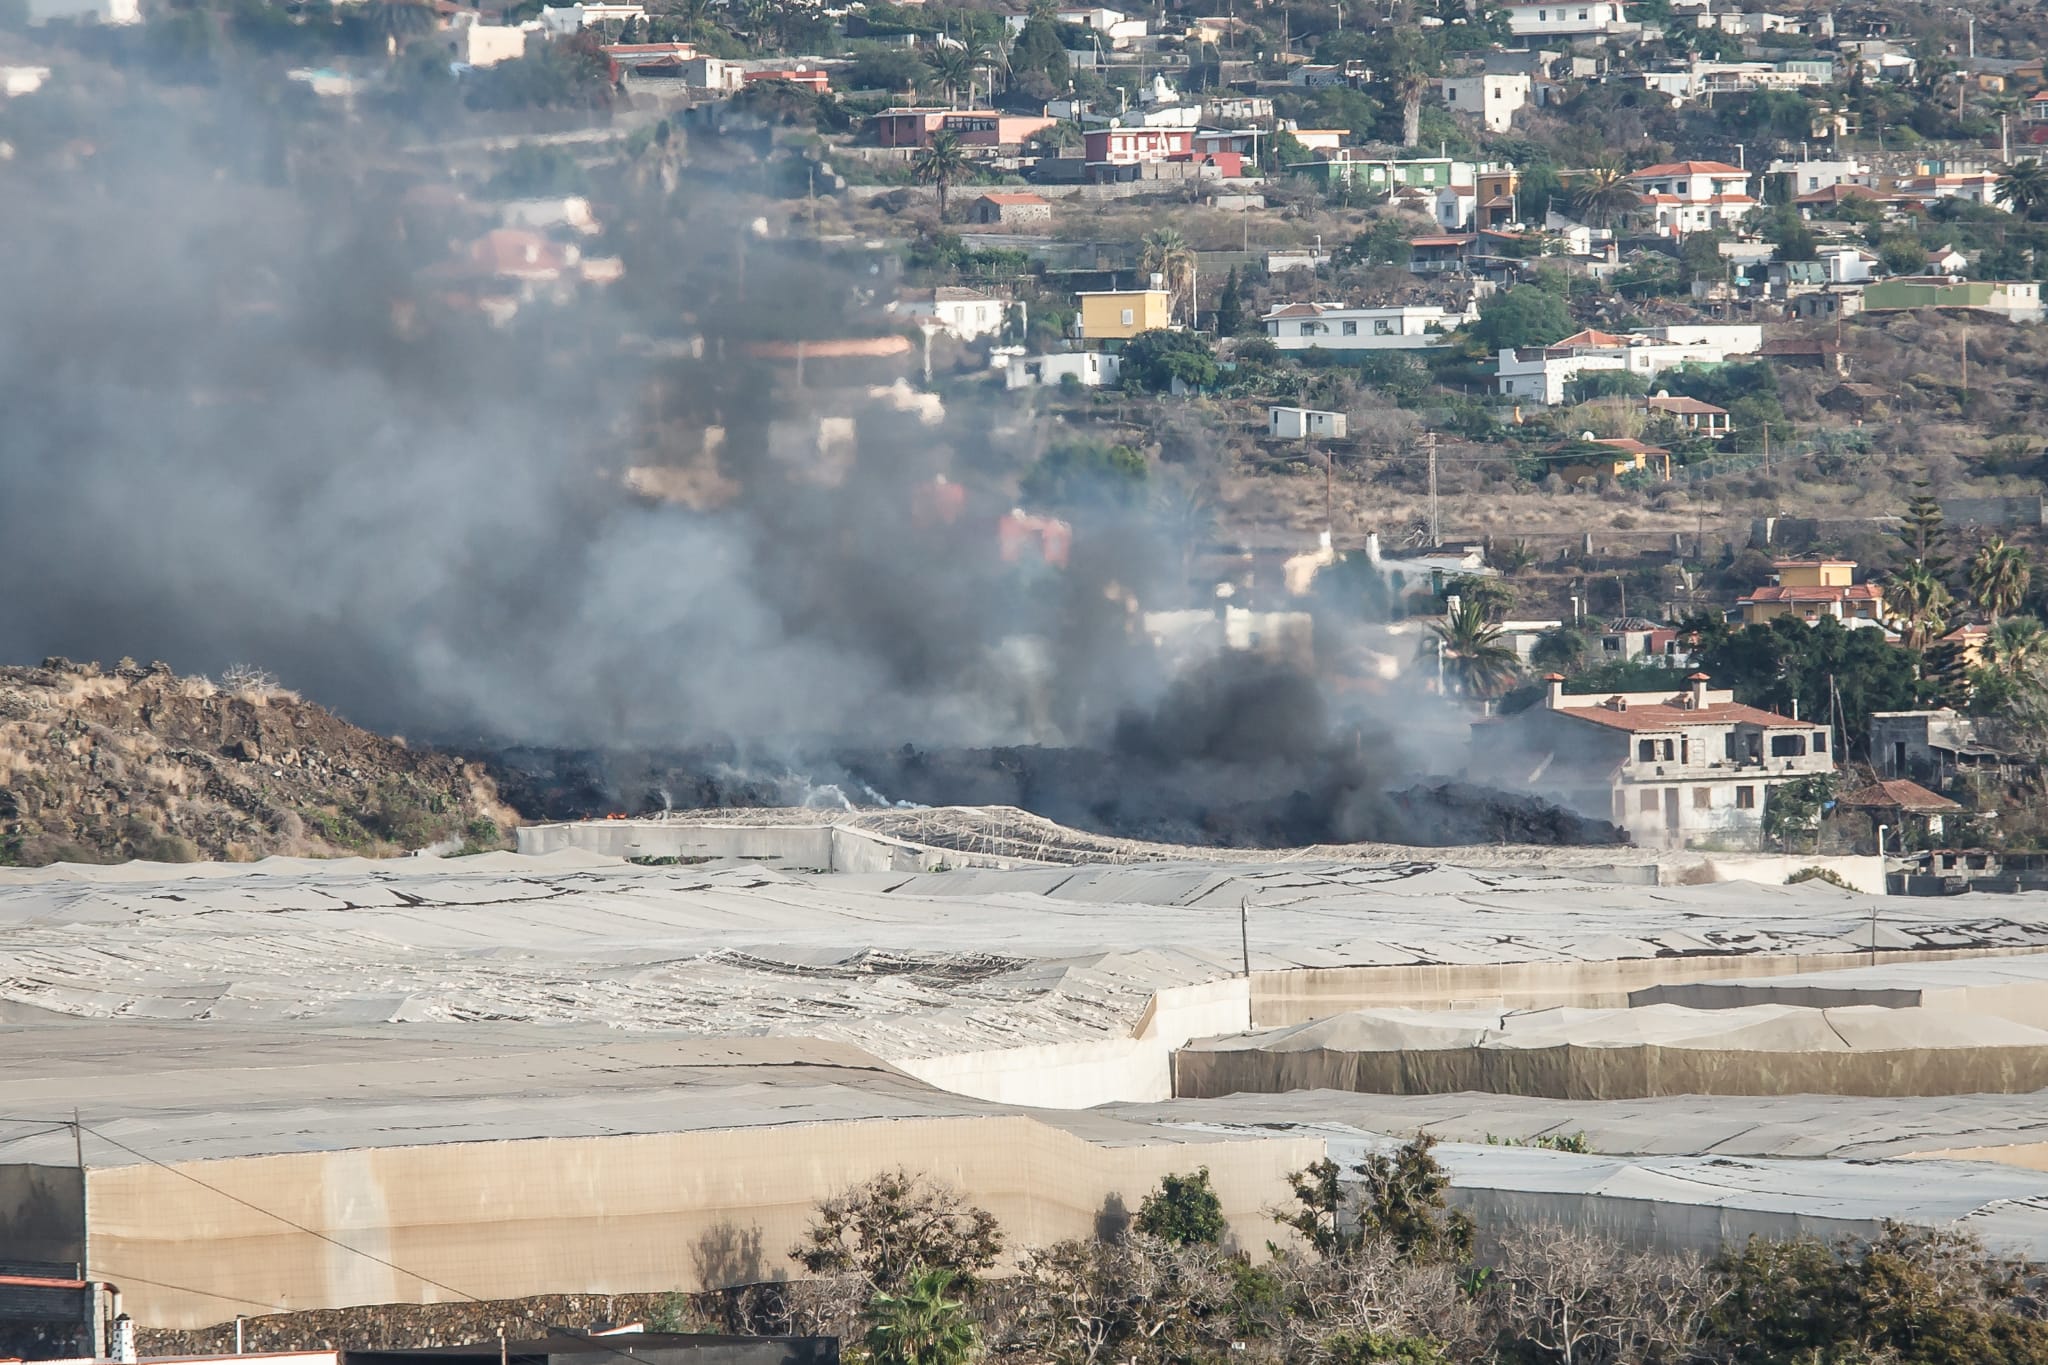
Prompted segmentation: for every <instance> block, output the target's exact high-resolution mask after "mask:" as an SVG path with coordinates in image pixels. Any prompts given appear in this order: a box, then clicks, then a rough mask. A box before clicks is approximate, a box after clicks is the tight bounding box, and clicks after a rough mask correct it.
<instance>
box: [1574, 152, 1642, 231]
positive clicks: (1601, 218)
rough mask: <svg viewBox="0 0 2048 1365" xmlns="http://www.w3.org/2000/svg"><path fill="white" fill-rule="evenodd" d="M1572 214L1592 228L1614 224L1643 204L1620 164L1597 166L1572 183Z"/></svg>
mask: <svg viewBox="0 0 2048 1365" xmlns="http://www.w3.org/2000/svg"><path fill="white" fill-rule="evenodd" d="M1568 202H1569V203H1570V204H1571V208H1572V213H1573V214H1574V215H1576V216H1577V217H1578V219H1579V221H1580V222H1583V223H1587V224H1590V225H1591V226H1593V227H1603V228H1604V227H1613V226H1614V225H1615V224H1616V223H1618V222H1620V221H1622V220H1623V219H1625V218H1627V217H1628V215H1629V214H1631V213H1634V212H1635V211H1636V209H1637V207H1638V206H1639V205H1640V204H1641V203H1642V198H1641V196H1639V195H1638V194H1637V193H1636V192H1635V190H1634V189H1633V188H1631V187H1630V185H1629V183H1628V177H1627V175H1626V174H1625V173H1624V172H1623V171H1622V169H1621V167H1619V166H1616V165H1613V164H1611V163H1610V164H1608V165H1604V166H1595V167H1594V168H1593V169H1591V170H1589V171H1587V172H1586V173H1585V174H1584V175H1582V176H1580V177H1579V178H1578V179H1577V180H1575V181H1574V182H1573V183H1572V187H1571V192H1570V194H1569V196H1568Z"/></svg>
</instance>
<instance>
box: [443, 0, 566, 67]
mask: <svg viewBox="0 0 2048 1365" xmlns="http://www.w3.org/2000/svg"><path fill="white" fill-rule="evenodd" d="M540 31H541V28H540V25H539V23H537V22H535V21H533V20H528V21H527V22H525V23H523V24H486V23H483V22H482V21H481V19H480V17H479V16H478V15H477V14H476V13H475V12H474V11H472V10H464V11H463V12H462V13H460V14H457V15H455V16H454V17H453V18H452V19H450V20H449V21H448V31H447V32H446V33H444V34H442V35H441V36H442V37H443V38H445V39H446V40H447V43H448V55H449V57H450V59H452V60H454V61H457V62H460V63H461V64H462V65H464V66H496V65H497V64H498V63H499V62H516V61H518V60H519V59H520V58H522V57H524V56H525V55H526V45H527V40H528V39H529V38H530V37H532V36H533V35H534V34H537V33H539V32H540Z"/></svg>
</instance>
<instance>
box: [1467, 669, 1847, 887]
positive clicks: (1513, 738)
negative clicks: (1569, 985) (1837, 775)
mask: <svg viewBox="0 0 2048 1365" xmlns="http://www.w3.org/2000/svg"><path fill="white" fill-rule="evenodd" d="M1546 681H1547V682H1548V683H1549V693H1548V696H1547V697H1546V698H1545V700H1544V704H1543V705H1541V706H1532V707H1530V708H1529V709H1527V710H1526V711H1519V712H1516V713H1515V714H1514V715H1512V716H1502V717H1489V718H1488V719H1486V720H1483V721H1480V722H1478V723H1477V724H1475V725H1474V726H1473V728H1472V740H1473V758H1474V760H1475V763H1476V764H1477V765H1479V766H1478V772H1479V774H1480V775H1481V776H1482V777H1483V780H1485V781H1486V782H1488V783H1489V784H1491V785H1496V786H1501V787H1506V788H1509V789H1511V790H1525V791H1540V792H1542V793H1543V794H1544V795H1545V796H1547V797H1549V798H1550V799H1552V800H1554V801H1558V802H1560V803H1561V804H1564V805H1567V806H1570V807H1572V808H1573V809H1576V810H1580V811H1584V812H1586V813H1587V814H1590V815H1601V816H1605V817H1606V818H1608V819H1610V820H1612V821H1614V823H1615V824H1617V825H1620V826H1622V827H1623V828H1624V829H1626V830H1627V831H1628V832H1629V836H1630V838H1631V839H1633V840H1634V842H1635V843H1637V844H1638V845H1640V846H1642V847H1646V848H1656V847H1666V848H1682V847H1684V846H1685V845H1686V844H1687V843H1689V842H1691V841H1692V840H1695V839H1711V840H1716V841H1721V840H1727V841H1739V842H1742V843H1745V844H1753V843H1754V842H1755V841H1757V839H1758V838H1759V836H1760V835H1761V834H1762V832H1763V817H1764V807H1765V804H1766V802H1767V801H1768V800H1769V793H1770V789H1771V788H1772V787H1774V786H1776V785H1778V784H1779V783H1781V782H1791V781H1796V780H1797V779H1799V778H1802V777H1809V776H1814V775H1819V774H1827V773H1832V772H1834V770H1835V764H1834V755H1833V752H1832V751H1833V747H1834V746H1833V744H1832V743H1831V739H1832V736H1831V733H1830V729H1829V727H1828V726H1827V725H1826V724H1825V723H1824V722H1816V721H1812V720H1804V721H1802V720H1797V719H1794V718H1793V717H1791V716H1781V715H1778V714H1776V713H1774V712H1771V711H1764V710H1760V709H1758V708H1756V707H1753V706H1744V705H1742V704H1740V703H1738V702H1737V701H1736V700H1735V694H1734V693H1733V692H1731V691H1726V690H1722V689H1718V688H1709V687H1708V686H1707V675H1706V674H1704V673H1695V674H1693V675H1692V676H1691V677H1690V678H1688V679H1686V680H1685V685H1684V687H1683V689H1682V690H1674V691H1672V692H1618V693H1609V692H1600V693H1584V694H1581V693H1570V692H1566V691H1565V690H1564V680H1563V679H1562V678H1561V677H1559V676H1558V675H1557V674H1555V673H1553V674H1550V675H1548V676H1547V678H1546Z"/></svg>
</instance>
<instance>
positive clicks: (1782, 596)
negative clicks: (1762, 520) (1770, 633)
mask: <svg viewBox="0 0 2048 1365" xmlns="http://www.w3.org/2000/svg"><path fill="white" fill-rule="evenodd" d="M1771 570H1772V576H1773V578H1775V579H1776V581H1775V582H1772V583H1768V584H1765V585H1764V586H1762V587H1759V588H1755V589H1752V590H1751V591H1750V593H1749V595H1748V596H1746V597H1743V598H1742V599H1741V600H1739V601H1738V602H1737V603H1736V605H1737V606H1738V607H1740V608H1741V609H1742V624H1744V625H1746V626H1753V625H1762V624H1766V623H1768V622H1770V621H1773V620H1776V619H1777V618H1778V617H1780V616H1793V617H1797V618H1798V619H1799V620H1802V621H1804V622H1806V624H1808V625H1812V624H1813V623H1814V622H1815V621H1818V620H1819V619H1820V618H1821V617H1823V616H1832V617H1834V618H1835V619H1836V620H1837V621H1840V622H1841V623H1842V624H1843V625H1845V626H1882V625H1883V624H1884V589H1883V588H1882V587H1880V586H1878V585H1877V584H1875V583H1858V582H1857V581H1856V561H1855V560H1853V559H1781V560H1778V561H1776V562H1775V563H1773V564H1772V565H1771Z"/></svg>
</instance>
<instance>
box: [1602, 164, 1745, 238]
mask: <svg viewBox="0 0 2048 1365" xmlns="http://www.w3.org/2000/svg"><path fill="white" fill-rule="evenodd" d="M1628 186H1629V188H1630V189H1632V190H1634V191H1635V192H1636V193H1637V194H1638V195H1640V196H1641V197H1642V201H1643V207H1644V208H1646V209H1648V210H1650V211H1651V212H1652V213H1653V214H1654V216H1655V218H1656V222H1657V231H1658V232H1660V233H1663V234H1664V235H1666V236H1669V237H1683V236H1684V235H1685V234H1686V233H1688V232H1703V231H1707V230H1710V229H1713V228H1719V227H1733V226H1735V225H1736V224H1738V223H1740V222H1741V221H1742V220H1743V219H1744V218H1747V217H1748V216H1749V213H1750V210H1752V209H1754V208H1755V207H1756V200H1755V199H1754V198H1753V197H1752V196H1751V195H1750V192H1749V172H1748V171H1745V170H1743V169H1742V168H1741V167H1740V166H1730V165H1729V164H1728V163H1727V162H1725V161H1666V162H1661V163H1659V164H1658V165H1655V166H1645V167H1643V168H1642V169H1641V170H1639V171H1635V172H1632V173H1631V174H1630V175H1629V177H1628Z"/></svg>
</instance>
